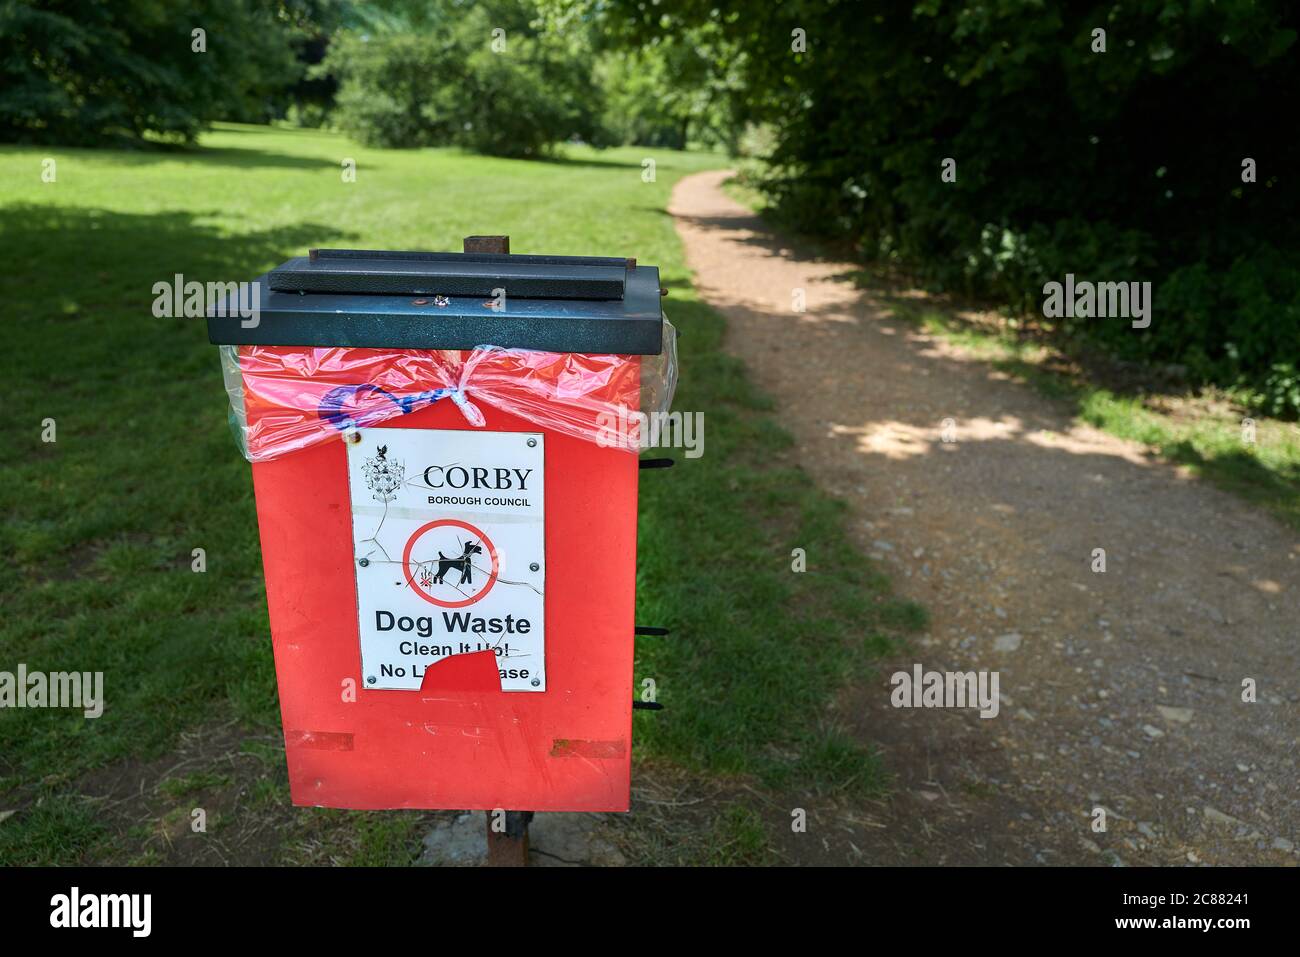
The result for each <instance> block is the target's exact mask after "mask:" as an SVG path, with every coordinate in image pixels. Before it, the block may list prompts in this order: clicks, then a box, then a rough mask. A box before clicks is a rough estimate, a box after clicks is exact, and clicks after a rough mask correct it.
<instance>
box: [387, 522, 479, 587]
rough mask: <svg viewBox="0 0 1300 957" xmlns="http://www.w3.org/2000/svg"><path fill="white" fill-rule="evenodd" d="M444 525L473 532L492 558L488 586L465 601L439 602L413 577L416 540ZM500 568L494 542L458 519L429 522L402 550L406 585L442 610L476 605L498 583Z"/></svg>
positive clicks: (421, 527) (417, 530) (419, 529)
mask: <svg viewBox="0 0 1300 957" xmlns="http://www.w3.org/2000/svg"><path fill="white" fill-rule="evenodd" d="M444 525H454V526H456V527H457V528H463V529H465V531H467V532H473V533H474V534H475V535H476V536H477V537H478V538H479V539H481V540H482V542H483V544H484V545H486V546H487V550H488V554H489V555H491V556H492V574H491V575H489V576H488V581H487V584H486V585H484V586H483V588H482V589H481V590H480V591H479V593H478V594H476V595H475V596H474V597H472V598H466V599H465V600H464V601H439V600H438V599H436V598H434V597H433V596H432V595H429V594H426V593H425V591H424V590H423V589H422V588H419V587H418V586H417V585H416V584H415V579H413V578H412V577H411V548H412V547H413V546H414V545H415V541H416V539H418V538H419V537H420V536H421V535H423V534H424V533H425V532H428V531H431V530H432V529H435V528H441V527H442V526H444ZM499 567H500V566H499V563H498V562H497V549H496V546H495V545H493V544H492V540H491V539H490V538H488V537H487V536H486V535H484V534H483V532H482V531H481V530H480V529H477V528H475V527H474V526H473V525H471V524H470V523H469V522H462V521H460V520H459V519H456V518H440V519H438V520H437V521H436V522H429V523H428V524H426V525H421V526H420V527H419V528H417V529H416V530H415V531H414V532H413V533H412V534H411V537H410V538H408V539H407V540H406V548H405V549H403V550H402V574H404V575H405V576H406V583H407V584H408V585H410V586H411V591H413V592H415V593H416V594H417V595H419V596H420V597H421V598H423V599H424V600H425V601H427V602H429V603H430V604H432V605H437V606H438V607H440V608H464V607H465V606H466V605H472V604H474V602H476V601H478V600H479V599H480V598H482V597H483V596H484V595H486V594H487V593H488V592H490V591H491V590H492V586H493V585H495V584H496V583H497V571H498V569H499Z"/></svg>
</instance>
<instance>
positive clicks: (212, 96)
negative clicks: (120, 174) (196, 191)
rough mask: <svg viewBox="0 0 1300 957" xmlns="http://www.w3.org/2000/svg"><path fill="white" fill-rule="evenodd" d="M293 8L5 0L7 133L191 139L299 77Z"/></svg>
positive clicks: (204, 1)
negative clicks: (290, 26)
mask: <svg viewBox="0 0 1300 957" xmlns="http://www.w3.org/2000/svg"><path fill="white" fill-rule="evenodd" d="M284 10H285V8H284V7H282V6H281V5H279V4H272V3H257V2H254V0H188V2H186V3H185V4H172V3H160V2H156V0H111V2H107V0H104V2H99V0H42V2H40V3H39V4H38V3H33V2H29V0H0V138H2V139H5V140H17V141H23V142H42V143H64V144H73V145H94V144H98V143H104V142H111V141H120V140H139V139H140V138H142V137H143V136H144V135H145V133H146V132H156V133H160V134H163V135H164V136H165V137H170V138H174V139H179V140H186V141H189V140H193V139H194V137H195V136H196V135H197V134H198V132H199V131H200V130H201V129H202V128H203V126H204V125H205V124H206V123H207V122H209V121H210V120H212V119H215V118H219V117H226V116H230V115H252V116H257V115H259V114H261V113H263V112H264V107H263V106H262V103H263V101H264V98H265V97H266V96H268V95H269V94H271V93H273V92H274V91H276V90H277V89H280V88H282V87H283V86H285V85H286V84H288V83H290V82H292V80H293V78H294V76H295V74H296V71H297V67H296V66H295V62H294V57H293V52H292V50H291V48H290V44H289V42H288V41H287V40H286V29H287V21H286V18H285V17H283V16H282V14H283V13H284Z"/></svg>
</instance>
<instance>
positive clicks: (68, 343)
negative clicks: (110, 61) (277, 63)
mask: <svg viewBox="0 0 1300 957" xmlns="http://www.w3.org/2000/svg"><path fill="white" fill-rule="evenodd" d="M0 235H3V236H4V237H5V252H6V259H7V262H6V268H5V270H3V272H2V273H0V301H3V302H4V303H5V313H6V316H5V317H6V319H7V320H8V322H7V323H6V342H5V360H4V378H5V398H6V413H7V415H8V416H10V418H11V420H12V421H14V422H22V423H30V424H32V426H33V427H31V428H27V427H23V428H16V429H14V430H13V434H12V435H11V436H9V439H10V440H9V441H7V442H5V443H4V448H3V452H0V458H2V459H3V461H4V465H5V472H6V480H5V482H3V483H0V510H2V511H3V513H4V514H5V516H6V519H5V522H4V524H3V526H2V527H0V551H3V553H4V555H5V561H4V562H0V593H3V594H4V595H5V599H4V605H5V614H4V616H3V618H0V650H2V652H3V658H4V660H5V661H6V662H8V663H9V664H8V665H7V666H6V667H8V668H10V669H12V667H13V665H14V663H16V662H22V663H24V664H26V665H27V667H28V668H29V669H31V670H32V671H33V672H35V671H45V672H50V671H64V670H68V669H74V670H77V671H88V672H103V674H104V676H105V679H104V683H105V687H106V688H107V689H109V690H108V691H107V692H106V693H107V697H108V704H107V707H106V708H105V710H104V713H103V715H102V716H101V717H99V718H98V719H96V720H87V719H86V718H85V717H84V716H83V715H82V713H81V712H80V711H78V710H75V709H35V710H28V709H22V710H7V711H5V713H4V719H3V720H0V794H3V795H4V797H3V803H4V804H5V806H7V807H10V808H19V809H22V808H24V807H32V806H35V805H36V804H37V802H40V801H42V800H45V801H47V802H48V801H49V800H51V799H52V798H53V796H54V795H55V794H56V793H59V792H56V789H57V788H58V787H59V786H60V785H61V784H62V783H64V782H66V781H69V780H73V781H75V780H76V777H77V776H78V775H79V774H81V773H84V772H86V771H89V770H90V769H93V768H97V767H102V766H104V765H107V764H110V763H112V762H115V761H120V760H123V759H127V758H132V759H148V758H150V757H151V756H156V755H158V754H160V753H162V752H163V751H165V750H166V749H168V748H169V747H171V746H173V745H174V743H175V740H176V736H177V734H178V733H179V732H181V731H182V730H184V729H186V728H190V727H193V726H195V725H197V724H200V723H202V722H203V721H205V720H208V719H209V718H210V717H211V716H212V715H213V714H214V713H215V712H216V711H218V710H220V711H222V712H223V713H232V712H233V715H234V716H235V717H237V718H238V719H240V720H243V721H245V722H247V723H249V724H250V725H252V726H255V727H262V726H266V727H270V726H273V725H274V723H275V721H276V697H275V679H274V670H273V667H272V663H271V649H270V643H269V642H268V641H267V640H266V636H267V630H266V621H265V618H266V612H265V605H264V602H263V600H262V597H261V594H260V592H261V568H260V561H259V550H258V542H257V524H256V520H255V517H254V514H253V507H252V494H251V487H250V481H249V472H248V465H247V463H246V462H245V461H244V460H243V458H242V457H241V456H240V455H239V453H238V451H237V450H236V448H235V446H234V443H233V442H232V441H231V437H230V433H229V429H228V426H227V397H226V394H225V390H224V389H223V387H222V383H221V375H220V372H219V371H218V362H217V350H216V349H215V348H214V347H213V346H212V345H210V344H209V343H208V341H207V332H206V327H205V326H204V324H203V322H202V321H201V320H194V319H166V318H156V317H155V316H154V315H153V314H152V311H151V306H152V302H153V299H154V294H153V291H152V288H153V284H154V283H155V282H158V281H168V282H170V281H171V280H172V277H173V274H174V273H182V274H183V275H184V276H185V277H186V278H192V279H199V280H202V281H209V280H211V281H217V280H223V281H224V280H243V279H249V278H252V277H253V276H255V275H257V274H258V272H260V271H262V270H265V269H266V268H267V267H268V266H270V265H272V264H274V263H275V262H277V261H279V260H281V259H283V258H285V257H286V256H287V255H288V254H290V253H294V252H299V251H301V249H303V248H305V247H307V246H309V245H313V244H319V243H323V242H326V241H331V242H337V241H345V240H347V239H348V238H349V237H348V236H347V235H346V234H343V233H340V232H339V231H338V230H336V229H333V228H330V227H327V226H323V225H318V224H313V223H298V224H294V225H291V226H284V227H279V228H273V229H267V230H262V231H257V232H251V233H248V234H244V235H225V234H223V233H222V232H221V231H220V230H219V229H218V228H217V227H216V226H213V225H209V224H208V223H206V222H204V221H203V217H202V216H201V215H199V214H195V213H182V212H163V213H151V214H129V213H120V212H113V211H109V210H102V209H89V208H80V207H74V208H68V207H50V206H8V207H5V208H4V209H2V210H0ZM42 423H48V424H49V425H50V426H51V427H55V428H57V431H56V432H55V433H54V437H55V441H43V439H42V429H43V426H42ZM195 548H203V549H204V550H205V553H206V556H207V563H208V567H207V572H206V573H205V574H195V572H194V570H193V569H192V568H191V559H192V550H193V549H195ZM65 797H66V795H65ZM68 800H72V799H71V798H68ZM74 803H75V802H74ZM50 806H51V807H54V808H57V807H62V808H63V810H62V811H58V813H56V814H54V816H50V814H45V815H42V814H34V815H27V814H22V813H20V814H19V815H17V816H15V817H14V818H12V819H10V820H8V821H6V822H5V824H4V827H3V828H0V857H3V858H7V859H9V860H18V861H26V862H31V863H36V862H44V863H53V862H56V861H57V862H67V861H73V860H77V859H79V855H80V852H81V850H83V849H84V848H85V846H86V842H88V841H91V840H92V839H93V832H94V829H93V828H81V827H79V826H78V827H72V826H71V825H70V824H69V821H70V820H71V819H70V818H68V817H67V815H66V814H64V812H65V811H67V810H68V809H69V808H70V807H71V806H72V805H70V804H67V801H65V802H64V804H63V805H57V804H56V805H50ZM60 815H62V816H60ZM27 828H30V831H27V830H25V829H27ZM50 829H54V830H55V831H59V832H61V833H62V836H61V837H59V838H58V839H53V838H50V837H49V834H48V833H47V832H49V831H50ZM24 834H26V837H24Z"/></svg>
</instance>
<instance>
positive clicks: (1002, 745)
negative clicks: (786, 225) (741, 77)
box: [670, 172, 1300, 865]
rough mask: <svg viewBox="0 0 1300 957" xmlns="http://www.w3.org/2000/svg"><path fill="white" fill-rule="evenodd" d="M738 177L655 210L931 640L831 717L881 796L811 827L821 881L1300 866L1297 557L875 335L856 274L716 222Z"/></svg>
mask: <svg viewBox="0 0 1300 957" xmlns="http://www.w3.org/2000/svg"><path fill="white" fill-rule="evenodd" d="M728 175H729V174H727V173H724V172H709V173H701V174H698V175H695V176H691V177H688V178H686V179H684V180H682V181H681V182H680V183H679V184H678V186H677V188H676V190H675V192H674V194H673V201H672V205H671V207H670V212H671V213H672V214H673V215H674V216H675V217H676V220H677V227H678V230H679V232H680V234H681V236H682V239H683V241H684V242H685V245H686V251H687V257H688V261H689V263H690V266H691V267H692V268H693V269H694V270H695V273H696V280H697V285H698V287H699V289H700V291H701V294H702V295H703V296H704V298H705V299H706V300H707V301H708V302H709V303H711V304H712V305H713V306H714V307H716V308H717V309H719V310H720V311H721V312H723V313H724V314H725V315H726V316H727V318H728V320H729V323H730V325H729V334H728V335H729V339H728V341H729V348H730V349H731V351H732V352H734V353H735V354H736V355H738V356H740V357H741V358H743V359H744V360H745V361H746V363H747V364H748V366H749V368H750V370H751V373H752V374H753V375H754V376H755V378H756V379H757V381H758V382H759V383H760V385H761V386H762V387H763V388H764V389H765V390H766V391H767V392H768V393H769V394H771V395H773V396H774V397H775V398H776V400H777V403H778V409H779V411H778V416H779V418H780V420H781V421H782V423H783V424H784V425H785V427H786V428H788V429H789V430H790V431H791V432H792V433H793V434H794V436H795V437H796V440H797V447H798V452H799V455H800V459H801V461H802V463H803V465H804V467H805V468H806V469H807V470H808V471H809V472H810V473H811V474H812V475H813V476H814V477H815V478H816V479H817V480H818V481H819V482H820V483H821V484H822V485H823V487H825V488H827V489H828V490H830V491H832V492H833V493H835V494H837V495H839V496H840V497H842V498H844V499H845V500H846V501H847V502H849V504H850V506H851V518H850V522H851V532H852V534H853V535H854V537H855V538H856V540H857V541H858V543H859V544H860V546H861V549H862V551H863V552H864V553H866V554H869V555H871V556H872V557H873V558H875V559H877V560H879V561H881V562H883V563H884V564H885V565H886V566H887V567H888V568H889V569H890V571H891V574H892V576H893V578H894V579H895V581H896V583H897V587H898V589H899V590H900V591H901V592H903V593H904V594H906V595H908V596H909V597H912V598H915V599H916V600H918V601H920V602H921V603H923V604H924V605H925V606H927V607H928V608H929V610H930V612H931V616H932V622H931V628H930V631H929V633H928V634H927V635H925V636H923V637H921V638H920V639H918V640H917V641H916V642H914V644H913V647H912V648H910V649H908V650H906V651H904V652H902V653H900V654H899V655H898V656H897V658H896V660H894V661H891V662H889V663H888V664H887V666H886V667H885V669H884V670H883V673H877V672H875V671H874V670H872V669H871V668H869V667H868V666H866V665H864V669H863V679H862V682H861V685H860V686H859V687H858V688H856V689H854V690H853V691H851V692H850V693H848V694H846V695H845V696H844V698H843V699H842V700H841V701H840V710H841V712H842V713H843V716H844V718H845V720H847V721H849V722H850V723H851V724H852V726H854V727H855V729H857V731H858V733H860V734H861V736H862V737H863V738H864V739H865V740H869V741H873V742H877V743H879V744H880V745H881V747H882V750H883V752H884V758H885V762H886V764H887V766H888V767H889V769H890V770H891V772H892V773H893V774H894V775H895V785H896V787H895V791H894V794H893V796H892V797H891V798H890V799H889V800H888V801H886V802H882V803H881V804H879V805H873V806H868V807H861V806H858V807H853V806H850V805H848V804H844V803H838V804H835V803H832V804H829V805H826V806H823V807H821V808H819V809H818V810H817V812H816V814H810V828H809V831H810V833H815V832H816V830H817V826H818V824H820V825H821V826H822V828H823V837H824V839H823V840H822V841H821V842H820V843H821V844H822V846H823V847H824V848H825V852H826V853H825V854H824V855H823V857H824V858H829V859H832V860H841V859H842V860H849V861H864V860H865V861H866V862H868V863H898V862H915V863H971V864H973V863H988V864H1002V863H1016V864H1026V863H1047V864H1066V863H1093V864H1102V863H1110V864H1118V863H1124V864H1188V863H1191V864H1195V863H1206V864H1246V863H1250V864H1291V865H1295V864H1296V863H1297V862H1300V857H1298V856H1297V850H1296V847H1297V844H1300V835H1298V833H1297V832H1298V830H1300V828H1297V823H1298V822H1300V769H1298V768H1297V761H1296V750H1297V744H1298V743H1300V741H1298V740H1297V738H1298V731H1300V719H1298V712H1300V709H1298V708H1297V704H1298V703H1300V687H1298V682H1297V676H1298V675H1300V668H1298V667H1297V666H1298V663H1300V662H1298V659H1300V654H1298V644H1300V643H1298V640H1297V639H1298V638H1300V542H1298V541H1297V536H1296V535H1295V534H1294V533H1292V532H1291V531H1289V530H1288V529H1286V528H1285V527H1284V526H1282V525H1281V524H1280V523H1279V522H1277V521H1276V520H1274V519H1272V518H1271V517H1270V516H1268V515H1266V514H1264V513H1262V512H1260V511H1257V510H1255V509H1254V508H1252V507H1250V506H1248V505H1247V504H1245V503H1243V502H1240V501H1238V500H1237V499H1235V498H1233V497H1231V496H1229V495H1228V494H1226V493H1223V492H1220V491H1218V490H1216V489H1215V488H1213V487H1211V486H1210V485H1208V484H1207V483H1204V482H1200V481H1197V480H1195V479H1193V478H1191V477H1189V476H1188V475H1187V474H1185V472H1183V471H1182V470H1180V469H1178V468H1176V467H1174V466H1171V465H1168V464H1166V463H1163V462H1161V461H1158V460H1155V459H1153V458H1152V457H1151V456H1149V455H1148V454H1147V452H1146V451H1145V449H1144V448H1142V447H1141V446H1138V445H1135V444H1133V443H1130V442H1125V441H1122V440H1119V439H1116V438H1113V437H1111V436H1109V435H1106V434H1104V433H1101V432H1098V431H1096V430H1094V429H1091V428H1089V427H1087V426H1083V425H1080V424H1078V423H1077V422H1075V421H1074V419H1073V418H1072V416H1071V415H1070V413H1069V411H1068V410H1067V409H1066V408H1064V407H1063V406H1061V405H1058V404H1056V403H1054V402H1052V401H1051V400H1048V399H1046V398H1043V397H1041V396H1040V395H1038V394H1036V393H1034V392H1033V391H1031V390H1030V389H1028V388H1026V387H1023V386H1020V385H1018V384H1015V383H1013V382H1009V381H1007V380H1006V378H1005V377H1004V376H1001V375H1000V374H998V373H997V372H995V371H993V370H992V369H991V368H990V367H989V366H988V365H987V364H986V363H983V362H980V361H978V360H976V359H974V358H972V357H971V356H969V355H967V354H965V353H963V352H962V351H961V350H960V349H959V348H957V347H955V346H952V345H950V344H948V343H945V342H944V341H943V340H940V339H935V338H932V337H929V336H926V335H924V334H922V333H919V332H917V331H916V330H915V329H913V328H912V327H911V326H909V325H908V324H906V323H904V322H901V321H892V320H891V318H890V313H889V309H888V307H887V305H886V304H884V302H883V301H882V300H881V299H880V298H878V297H876V296H873V294H872V292H871V291H869V290H868V291H863V290H861V289H858V288H855V286H854V285H853V284H852V283H851V282H849V281H847V280H846V278H845V276H846V274H847V273H849V272H851V271H852V270H853V269H854V266H853V265H852V264H850V263H843V262H829V261H825V260H823V259H819V258H817V257H816V256H815V255H814V254H812V253H811V252H810V251H808V250H805V249H801V248H800V246H799V245H798V244H796V243H793V242H791V241H788V240H785V239H783V238H781V237H779V236H777V235H775V234H773V233H772V232H770V231H769V230H768V229H767V228H766V227H765V226H764V225H763V224H762V223H761V221H760V220H758V219H757V218H756V217H754V216H753V215H752V214H751V213H750V212H749V211H748V210H746V209H744V208H743V207H741V206H740V205H738V204H737V203H735V202H733V201H732V200H731V199H730V198H728V197H727V196H726V195H725V194H724V193H723V192H722V191H721V189H720V185H721V183H722V182H723V181H724V180H725V179H726V178H727V176H728ZM796 289H802V290H804V297H805V302H806V311H804V312H796V311H795V310H794V309H793V308H792V301H793V297H794V295H795V290H796ZM1157 321H1158V317H1157ZM688 374H689V373H688ZM705 411H706V412H707V410H705ZM945 420H951V422H949V423H947V434H948V437H950V438H951V439H952V440H953V441H948V442H946V441H943V437H944V435H945ZM804 547H806V548H807V549H808V552H809V561H810V565H811V566H815V564H816V549H817V543H816V542H808V543H805V545H804ZM1098 548H1102V549H1105V556H1106V570H1105V572H1104V573H1102V572H1095V571H1093V570H1092V564H1093V555H1094V549H1098ZM809 573H810V574H815V571H810V572H809ZM917 663H919V664H921V665H923V666H924V668H925V670H927V671H929V670H937V671H968V670H979V669H988V670H990V671H996V672H997V673H998V675H999V680H1000V692H1001V706H1000V711H999V713H998V715H997V716H996V717H994V718H990V719H980V718H979V717H977V716H976V714H975V712H973V711H970V710H954V709H922V708H910V709H895V708H893V707H892V706H891V705H890V700H889V699H890V690H891V688H890V685H889V681H888V676H889V675H890V674H891V673H892V672H894V671H895V670H906V671H909V672H910V671H911V670H912V666H913V665H914V664H917ZM1244 679H1253V681H1254V683H1255V686H1256V691H1255V697H1256V700H1255V701H1254V702H1253V703H1252V702H1245V701H1243V700H1242V696H1243V680H1244ZM1098 808H1104V809H1105V830H1104V831H1099V830H1097V829H1096V823H1095V822H1096V821H1097V820H1098V815H1097V811H1096V809H1098Z"/></svg>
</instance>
